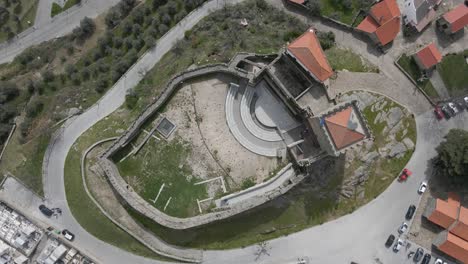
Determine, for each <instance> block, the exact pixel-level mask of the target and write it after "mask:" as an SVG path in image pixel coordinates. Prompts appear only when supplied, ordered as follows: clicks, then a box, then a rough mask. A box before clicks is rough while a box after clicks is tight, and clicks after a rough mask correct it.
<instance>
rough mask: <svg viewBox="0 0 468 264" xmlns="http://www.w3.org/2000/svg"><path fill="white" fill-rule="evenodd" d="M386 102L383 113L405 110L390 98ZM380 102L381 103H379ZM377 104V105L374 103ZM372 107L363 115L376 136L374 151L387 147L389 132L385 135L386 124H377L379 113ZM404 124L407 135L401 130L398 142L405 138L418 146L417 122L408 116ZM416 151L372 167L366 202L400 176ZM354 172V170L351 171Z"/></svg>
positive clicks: (381, 160) (381, 161)
mask: <svg viewBox="0 0 468 264" xmlns="http://www.w3.org/2000/svg"><path fill="white" fill-rule="evenodd" d="M383 100H384V101H386V104H385V106H384V107H383V109H382V111H385V112H387V111H389V110H390V109H391V108H393V107H400V108H401V109H402V110H403V111H404V108H403V107H402V106H400V105H398V104H397V103H395V102H393V101H391V100H390V99H388V98H384V99H383ZM379 102H380V101H379ZM374 104H376V103H374ZM372 106H373V105H370V106H367V107H366V108H364V110H363V114H364V116H365V118H366V119H367V121H368V124H369V127H370V129H371V130H372V133H373V134H374V137H375V138H374V147H373V149H374V150H377V149H379V148H382V147H384V146H385V145H386V141H387V139H388V137H389V131H386V132H385V133H384V128H385V127H386V126H387V124H386V122H377V123H375V118H376V117H377V115H378V113H379V111H372V110H371V109H372ZM400 122H402V125H403V127H406V128H407V129H406V133H405V134H403V133H404V131H405V130H404V129H400V130H399V131H398V132H397V133H396V135H395V138H396V141H398V142H401V141H402V140H403V139H404V138H409V139H411V141H412V142H413V143H415V144H416V122H415V120H414V118H413V117H412V115H407V116H405V117H403V119H402V120H401V121H400ZM413 152H414V149H412V150H408V151H407V152H406V153H405V154H404V155H403V157H400V158H388V159H387V158H385V159H379V160H377V161H376V162H375V163H374V164H372V166H371V167H370V171H371V176H370V177H369V179H368V180H367V182H366V183H365V198H366V200H368V201H369V200H372V199H374V198H375V197H377V196H378V195H379V194H380V193H382V192H383V191H384V190H385V189H386V188H387V187H388V186H389V185H390V184H391V183H392V182H393V180H394V179H395V178H396V177H397V176H398V173H399V172H400V171H401V170H402V169H403V167H404V166H405V165H406V164H407V163H408V161H409V160H410V158H411V156H412V155H413ZM351 171H353V170H351Z"/></svg>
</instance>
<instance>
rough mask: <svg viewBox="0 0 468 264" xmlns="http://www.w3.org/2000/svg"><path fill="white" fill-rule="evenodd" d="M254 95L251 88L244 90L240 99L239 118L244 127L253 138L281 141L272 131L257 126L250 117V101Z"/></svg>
mask: <svg viewBox="0 0 468 264" xmlns="http://www.w3.org/2000/svg"><path fill="white" fill-rule="evenodd" d="M254 95H255V90H254V89H252V88H247V89H245V92H244V96H243V97H242V100H241V104H240V110H241V117H242V121H243V122H244V125H245V126H246V127H247V129H248V130H249V132H250V133H252V135H254V136H255V137H257V138H259V139H262V140H264V141H272V142H274V141H282V140H283V139H282V138H281V136H280V135H279V134H278V133H277V132H276V130H273V129H267V128H264V127H261V126H260V125H259V124H257V123H256V122H255V120H254V117H253V116H252V111H251V107H252V101H253V98H254Z"/></svg>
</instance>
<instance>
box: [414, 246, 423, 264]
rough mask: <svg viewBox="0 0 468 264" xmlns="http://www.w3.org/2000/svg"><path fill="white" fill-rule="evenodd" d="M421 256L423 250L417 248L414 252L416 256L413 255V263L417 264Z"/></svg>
mask: <svg viewBox="0 0 468 264" xmlns="http://www.w3.org/2000/svg"><path fill="white" fill-rule="evenodd" d="M423 255H424V250H423V249H422V248H418V250H416V254H414V257H413V260H414V262H419V261H420V260H421V259H422V257H423Z"/></svg>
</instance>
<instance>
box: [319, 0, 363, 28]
mask: <svg viewBox="0 0 468 264" xmlns="http://www.w3.org/2000/svg"><path fill="white" fill-rule="evenodd" d="M320 2H321V4H322V8H321V13H322V15H325V16H327V17H330V18H333V19H336V20H338V21H340V22H343V23H345V24H347V25H351V23H352V22H353V19H354V17H355V16H356V15H357V14H358V12H359V4H358V1H356V0H354V1H352V6H351V8H350V9H347V8H345V7H344V6H343V5H342V4H340V3H337V2H338V1H333V0H320Z"/></svg>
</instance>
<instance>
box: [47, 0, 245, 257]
mask: <svg viewBox="0 0 468 264" xmlns="http://www.w3.org/2000/svg"><path fill="white" fill-rule="evenodd" d="M242 1H243V0H211V1H209V2H207V3H205V4H204V5H203V6H202V7H200V8H198V9H197V10H195V11H193V12H192V13H190V14H189V15H188V16H187V17H185V18H184V19H183V20H182V21H181V22H179V23H178V24H177V25H176V26H175V27H173V28H172V29H171V30H170V31H169V32H168V33H167V34H166V35H164V36H163V37H161V38H160V40H159V41H158V43H157V45H156V47H155V48H154V49H152V50H150V51H149V52H147V53H145V54H144V55H143V56H142V57H141V58H140V59H139V60H138V61H137V63H135V65H133V66H132V67H131V68H130V69H129V70H128V71H127V72H126V73H125V75H124V76H123V77H122V78H121V79H120V80H119V81H118V82H117V83H116V84H115V85H114V86H113V87H112V88H111V89H110V90H109V91H108V92H107V93H106V94H105V95H104V96H103V97H102V98H101V99H100V100H99V101H98V102H97V103H96V104H95V105H93V106H92V107H91V108H89V109H88V110H87V111H86V112H84V113H83V114H81V115H79V116H77V117H76V118H74V119H70V120H69V121H67V123H66V124H65V125H64V127H63V128H62V129H61V130H59V131H57V133H56V134H55V135H54V137H53V139H52V140H51V143H50V145H49V147H48V148H47V151H46V155H45V157H44V163H43V177H44V178H43V179H44V195H45V198H46V200H47V201H48V203H49V204H50V205H52V206H53V207H60V208H62V217H61V218H59V219H58V220H56V222H54V225H55V226H57V227H58V228H68V229H69V230H71V231H72V232H74V233H75V234H76V239H75V242H74V245H75V246H76V247H77V248H79V249H80V250H82V251H83V252H85V253H87V254H89V255H90V256H93V257H94V258H96V259H97V260H100V261H101V262H102V263H159V262H158V261H154V260H151V259H146V258H143V257H139V256H135V255H132V254H130V253H128V252H125V251H123V250H120V249H118V248H116V247H113V246H111V245H108V244H106V243H104V242H102V241H100V240H98V239H97V238H95V237H93V236H92V235H90V234H89V233H88V232H87V231H86V230H84V229H83V228H82V227H81V226H80V225H79V223H78V222H77V221H76V220H75V219H74V217H73V215H72V214H71V211H70V208H69V207H68V204H67V201H66V193H65V185H64V167H65V159H66V156H67V154H68V152H69V150H70V148H71V147H72V145H73V144H74V142H75V141H76V140H77V139H78V138H79V137H80V136H81V134H83V133H84V132H85V131H86V130H88V129H89V128H90V127H92V126H93V125H94V124H96V123H97V122H98V121H100V120H101V119H103V118H104V117H106V116H107V115H109V114H111V113H112V112H114V111H115V110H116V109H117V108H119V107H120V106H121V105H122V104H123V103H124V101H125V94H126V91H127V90H128V89H129V88H132V87H134V86H136V85H137V84H138V83H139V82H140V81H141V79H142V78H143V76H144V75H143V74H141V72H146V71H147V70H149V69H151V68H152V67H153V66H154V65H155V64H156V63H157V62H158V61H159V60H160V59H161V57H162V56H163V55H164V54H165V53H167V52H168V51H169V50H170V49H171V48H172V47H173V45H174V44H175V43H176V42H177V41H178V40H180V39H182V38H183V37H184V33H185V31H187V30H189V29H191V28H192V27H193V26H194V25H195V24H197V23H198V22H199V21H200V20H201V19H202V18H204V17H205V16H207V15H208V14H209V13H211V12H212V11H214V10H217V9H220V8H222V7H223V6H224V4H225V3H239V2H242Z"/></svg>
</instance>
